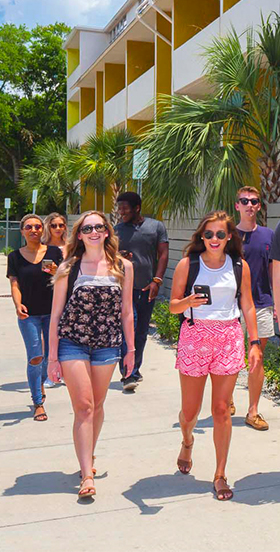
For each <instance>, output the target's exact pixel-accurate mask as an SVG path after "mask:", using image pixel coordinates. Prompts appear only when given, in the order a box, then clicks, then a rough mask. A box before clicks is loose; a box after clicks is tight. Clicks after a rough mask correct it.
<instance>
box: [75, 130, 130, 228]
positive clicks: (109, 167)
mask: <svg viewBox="0 0 280 552" xmlns="http://www.w3.org/2000/svg"><path fill="white" fill-rule="evenodd" d="M136 144H137V138H136V137H135V136H134V135H133V134H132V133H131V132H130V131H128V130H123V129H116V130H105V131H103V132H102V133H99V134H93V135H91V136H89V138H88V140H87V142H86V144H85V146H84V147H83V148H81V150H80V151H79V152H78V153H77V155H76V156H75V157H74V158H73V164H72V167H73V170H74V172H75V174H76V177H77V176H79V178H81V179H82V181H83V182H84V185H85V188H86V187H87V186H90V187H92V188H94V189H95V190H97V191H99V192H104V191H105V190H106V187H107V186H110V187H111V189H112V203H113V209H112V212H111V217H112V221H113V222H114V223H115V222H116V220H117V202H116V199H117V196H118V195H119V193H120V192H121V191H124V190H125V187H126V186H127V185H128V184H129V183H130V182H131V177H132V151H133V150H132V148H133V147H134V146H135V145H136Z"/></svg>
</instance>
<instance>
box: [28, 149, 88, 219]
mask: <svg viewBox="0 0 280 552" xmlns="http://www.w3.org/2000/svg"><path fill="white" fill-rule="evenodd" d="M75 154H77V148H76V146H71V145H70V146H68V145H67V144H66V143H65V142H61V141H58V140H46V141H45V142H42V143H41V144H37V145H36V146H35V147H34V149H33V156H32V164H30V165H29V166H27V167H25V168H23V169H22V170H21V182H20V188H21V191H22V194H23V196H24V197H25V198H26V199H27V200H28V199H30V198H31V195H32V189H33V188H36V189H38V202H37V205H38V208H39V210H40V211H41V212H45V213H48V212H50V211H56V210H59V212H61V213H63V212H65V210H66V204H67V205H68V212H69V213H71V214H76V213H77V212H78V208H79V201H80V183H79V181H77V180H75V177H72V175H71V174H70V172H69V166H70V165H71V162H72V159H73V156H74V155H75Z"/></svg>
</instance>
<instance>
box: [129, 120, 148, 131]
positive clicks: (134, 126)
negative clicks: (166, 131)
mask: <svg viewBox="0 0 280 552" xmlns="http://www.w3.org/2000/svg"><path fill="white" fill-rule="evenodd" d="M150 123H151V121H142V120H140V119H127V130H130V131H131V132H132V134H141V132H143V131H145V128H146V127H147V126H148V125H149V124H150Z"/></svg>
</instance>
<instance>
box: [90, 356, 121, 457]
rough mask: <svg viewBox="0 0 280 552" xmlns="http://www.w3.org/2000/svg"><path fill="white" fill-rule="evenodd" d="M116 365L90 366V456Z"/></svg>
mask: <svg viewBox="0 0 280 552" xmlns="http://www.w3.org/2000/svg"><path fill="white" fill-rule="evenodd" d="M115 367H116V364H108V365H103V366H91V381H92V392H93V397H94V417H93V441H92V454H93V453H94V450H95V446H96V442H97V439H98V436H99V433H100V431H101V428H102V425H103V421H104V401H105V399H106V395H107V391H108V387H109V385H110V381H111V379H112V375H113V372H114V369H115Z"/></svg>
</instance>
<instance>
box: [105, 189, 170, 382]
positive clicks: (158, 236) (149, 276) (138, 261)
mask: <svg viewBox="0 0 280 552" xmlns="http://www.w3.org/2000/svg"><path fill="white" fill-rule="evenodd" d="M117 202H118V210H119V213H120V215H121V218H122V222H120V223H119V224H117V225H116V226H115V232H116V234H117V236H118V238H119V242H120V251H121V252H122V253H123V255H124V256H126V257H127V258H129V259H130V260H131V261H132V263H133V267H134V285H133V307H134V315H135V349H136V351H135V366H134V370H133V372H132V374H131V377H129V378H127V379H125V380H123V387H124V389H125V390H134V389H135V387H136V386H137V384H138V383H139V382H140V381H142V379H143V377H142V375H141V374H140V372H139V369H140V366H141V364H142V359H143V351H144V347H145V344H146V341H147V335H148V331H149V323H150V319H151V315H152V311H153V307H154V303H155V298H156V296H157V294H158V292H159V287H160V285H161V284H162V282H163V276H164V273H165V270H166V267H167V263H168V237H167V232H166V228H165V226H164V224H163V223H162V222H161V221H159V220H154V219H151V218H144V217H143V216H142V215H141V197H140V196H139V195H138V194H136V193H135V192H124V193H122V194H120V195H119V196H118V198H117ZM125 351H126V349H125V346H124V349H123V352H122V355H123V356H124V354H125ZM120 367H121V372H122V373H123V366H122V363H120Z"/></svg>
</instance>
